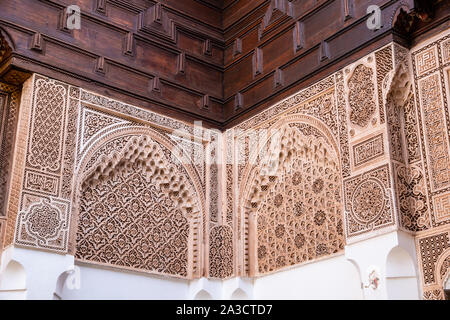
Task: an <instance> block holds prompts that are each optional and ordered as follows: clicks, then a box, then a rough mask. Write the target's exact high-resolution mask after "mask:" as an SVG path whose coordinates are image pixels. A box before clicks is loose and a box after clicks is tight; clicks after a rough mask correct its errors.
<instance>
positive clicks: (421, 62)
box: [411, 31, 450, 300]
mask: <svg viewBox="0 0 450 320" xmlns="http://www.w3.org/2000/svg"><path fill="white" fill-rule="evenodd" d="M449 38H450V35H449V32H448V31H447V32H445V33H444V34H443V35H440V36H437V37H435V38H434V39H431V40H429V41H427V42H426V43H424V44H421V45H419V46H418V47H416V48H414V49H413V50H412V55H411V56H412V61H413V63H412V66H413V76H414V92H415V104H416V112H417V127H418V129H419V135H418V137H419V144H420V148H419V152H420V154H421V158H422V159H423V161H422V166H423V172H424V175H423V176H424V178H423V180H424V183H423V184H424V187H423V189H425V193H426V195H427V203H426V205H427V206H428V208H429V210H430V228H429V229H428V230H425V231H420V232H418V235H417V240H416V247H417V252H418V264H419V267H420V271H421V280H422V281H421V282H422V289H423V298H424V299H439V300H441V299H444V292H443V282H444V281H445V280H446V279H447V277H448V275H449V272H450V266H449V263H448V261H449V260H450V258H449V256H450V242H449V230H450V207H449V205H448V204H449V203H450V186H449V185H450V180H449V179H450V173H449V172H450V160H449V159H450V148H449V145H450V137H449V131H448V128H450V119H449V96H448V93H449V78H448V68H449V59H448V57H449V55H448V52H449V46H450V40H449Z"/></svg>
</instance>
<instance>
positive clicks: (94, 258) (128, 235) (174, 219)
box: [71, 126, 205, 279]
mask: <svg viewBox="0 0 450 320" xmlns="http://www.w3.org/2000/svg"><path fill="white" fill-rule="evenodd" d="M174 150H176V147H175V146H174V145H173V144H172V143H171V142H170V141H168V140H167V139H166V138H165V137H164V136H162V135H161V134H159V133H158V132H156V131H154V130H152V129H150V128H146V127H136V126H130V127H125V128H121V129H119V130H117V131H114V132H112V133H111V132H110V133H107V134H106V135H105V136H104V137H102V138H100V139H99V140H98V141H97V142H96V143H94V144H92V145H91V146H90V147H89V149H87V151H86V152H85V153H84V155H83V157H82V159H81V161H80V165H79V166H78V168H77V176H76V181H77V182H76V184H75V185H76V186H77V190H76V201H75V214H74V215H73V217H74V221H73V224H72V226H73V227H72V230H71V250H72V251H73V252H74V253H75V256H76V259H77V260H79V261H84V262H89V263H94V264H100V265H107V266H110V267H117V268H122V269H130V270H135V271H142V272H147V273H153V274H161V275H168V276H173V277H179V278H188V279H189V278H193V277H195V276H197V275H198V274H200V258H199V250H194V248H195V247H197V248H198V247H200V246H201V243H200V241H201V231H200V230H201V224H202V219H201V217H202V216H203V212H204V202H205V201H204V195H203V193H202V188H201V184H200V180H199V177H198V175H197V174H196V171H195V169H194V167H193V165H192V164H191V162H190V160H189V159H188V158H187V157H186V156H185V155H184V154H180V153H177V152H173V151H174ZM97 240H98V241H97ZM96 241H97V242H98V244H99V245H97V244H93V243H94V242H95V243H97V242H96ZM158 244H160V245H158ZM97 248H100V249H101V250H100V249H97Z"/></svg>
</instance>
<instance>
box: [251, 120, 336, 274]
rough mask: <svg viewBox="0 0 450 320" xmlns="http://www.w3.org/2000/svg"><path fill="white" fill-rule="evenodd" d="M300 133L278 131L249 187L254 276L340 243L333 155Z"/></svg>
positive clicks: (316, 139)
mask: <svg viewBox="0 0 450 320" xmlns="http://www.w3.org/2000/svg"><path fill="white" fill-rule="evenodd" d="M304 129H305V128H304V125H303V126H302V130H299V129H297V128H296V126H295V125H293V126H291V127H289V128H286V127H284V128H282V129H280V131H281V134H280V137H281V143H280V148H279V149H278V150H276V151H273V149H268V150H267V151H268V153H269V155H268V158H267V159H262V161H261V163H262V167H261V168H260V170H259V171H258V174H257V175H256V176H255V178H254V180H253V182H252V184H251V185H252V186H253V187H252V189H251V193H250V195H249V203H248V210H250V211H254V212H255V215H256V217H257V226H256V229H257V252H256V256H257V265H258V270H257V272H259V273H267V272H271V271H275V270H278V269H281V268H283V267H286V266H291V265H295V264H299V263H302V262H306V261H309V260H314V259H316V258H320V257H322V256H325V255H328V254H333V253H336V252H339V251H341V250H342V249H343V246H344V243H345V240H344V233H343V227H342V209H341V196H340V191H339V190H340V181H341V180H340V173H339V167H338V160H337V159H338V158H337V155H336V153H335V151H334V150H333V148H332V147H331V146H330V145H329V144H328V143H327V142H326V140H325V139H324V137H323V136H320V137H317V136H314V135H312V136H305V135H304V133H303V132H308V131H309V132H316V130H304ZM271 150H272V152H271ZM278 160H279V162H278V163H277V161H278ZM274 168H276V170H274Z"/></svg>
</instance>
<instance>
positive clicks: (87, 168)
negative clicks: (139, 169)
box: [69, 124, 206, 279]
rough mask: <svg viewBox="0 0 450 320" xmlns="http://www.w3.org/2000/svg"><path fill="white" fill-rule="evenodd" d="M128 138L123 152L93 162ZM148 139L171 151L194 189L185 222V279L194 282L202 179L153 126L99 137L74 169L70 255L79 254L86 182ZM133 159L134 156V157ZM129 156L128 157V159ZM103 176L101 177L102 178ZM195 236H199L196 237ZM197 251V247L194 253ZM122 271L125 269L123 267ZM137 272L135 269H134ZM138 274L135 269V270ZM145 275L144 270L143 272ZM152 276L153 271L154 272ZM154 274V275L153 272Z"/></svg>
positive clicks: (199, 240)
mask: <svg viewBox="0 0 450 320" xmlns="http://www.w3.org/2000/svg"><path fill="white" fill-rule="evenodd" d="M125 137H129V138H130V140H129V141H128V142H127V143H126V144H125V146H124V147H122V148H121V149H120V150H118V151H117V150H115V151H113V152H111V153H110V154H108V155H105V154H102V155H101V156H100V157H99V158H98V159H94V157H95V156H96V153H97V152H98V151H99V150H101V149H102V148H103V147H105V146H106V145H107V144H108V143H110V142H113V141H115V140H117V139H120V138H125ZM147 138H149V139H150V140H153V141H154V142H156V143H158V144H160V145H162V146H163V147H164V148H166V149H167V150H169V151H170V152H171V155H173V156H174V157H175V158H176V161H178V162H179V164H181V166H182V168H183V169H184V170H185V173H186V178H187V179H188V181H187V182H188V183H189V184H191V185H192V186H193V189H194V190H195V193H194V198H195V200H196V209H197V210H193V211H192V212H190V213H189V214H187V215H186V214H185V217H186V219H188V222H189V229H190V231H189V234H190V236H189V238H188V244H187V246H188V259H187V267H188V272H187V276H186V277H183V278H188V279H192V278H195V277H198V276H199V275H201V273H202V268H203V267H202V263H201V261H202V260H203V259H202V256H201V255H202V250H201V248H202V235H201V234H200V233H201V230H202V224H203V216H204V215H205V202H206V201H205V195H204V194H203V188H202V186H201V180H200V177H199V176H198V172H197V171H196V169H195V166H194V165H193V164H192V161H191V159H189V158H188V157H187V156H186V154H185V153H184V152H183V151H182V150H181V149H180V148H179V147H178V146H176V145H175V144H174V143H172V142H171V141H170V140H169V139H168V138H166V137H165V136H163V135H162V134H161V133H159V132H157V131H156V130H154V129H152V128H150V127H144V126H137V125H133V124H129V125H122V126H120V127H119V128H115V129H114V130H111V131H109V132H106V133H104V134H103V135H102V136H100V137H98V138H97V140H96V141H95V142H93V143H92V144H90V145H89V146H88V147H87V148H86V150H85V151H84V152H83V155H82V157H81V159H80V161H79V164H78V166H77V167H76V170H75V179H74V184H73V186H74V192H73V204H74V205H73V212H72V217H71V224H70V236H69V253H70V254H75V251H76V235H77V231H78V222H79V219H80V211H79V210H80V207H79V204H80V198H81V192H82V185H83V183H84V182H85V181H86V180H88V179H90V178H91V177H92V176H93V175H94V173H95V171H96V170H98V169H99V168H100V169H101V170H103V169H105V168H108V167H111V165H112V168H114V166H116V165H118V164H119V163H120V162H121V161H123V160H129V156H130V155H131V153H133V152H134V151H137V150H138V149H139V146H138V145H136V143H138V144H139V142H140V141H141V142H142V140H145V139H147ZM131 156H132V155H131ZM127 157H128V158H127ZM99 176H100V175H99ZM194 235H196V236H194ZM194 248H196V249H195V250H194ZM119 268H122V266H120V267H119ZM133 270H135V269H133ZM135 271H136V270H135ZM141 271H142V272H146V271H145V270H141ZM151 273H152V272H151ZM152 274H153V273H152ZM165 276H173V277H178V276H177V275H165Z"/></svg>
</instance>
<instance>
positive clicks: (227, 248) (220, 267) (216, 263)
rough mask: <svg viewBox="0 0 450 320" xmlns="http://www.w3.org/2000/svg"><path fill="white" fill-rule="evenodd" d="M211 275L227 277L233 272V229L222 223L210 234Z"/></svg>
mask: <svg viewBox="0 0 450 320" xmlns="http://www.w3.org/2000/svg"><path fill="white" fill-rule="evenodd" d="M209 243H210V244H209V276H210V277H214V278H227V277H230V276H231V275H232V274H233V261H234V260H233V256H234V255H233V231H232V230H231V228H230V227H228V226H225V225H222V226H217V227H214V228H212V229H211V231H210V235H209Z"/></svg>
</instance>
